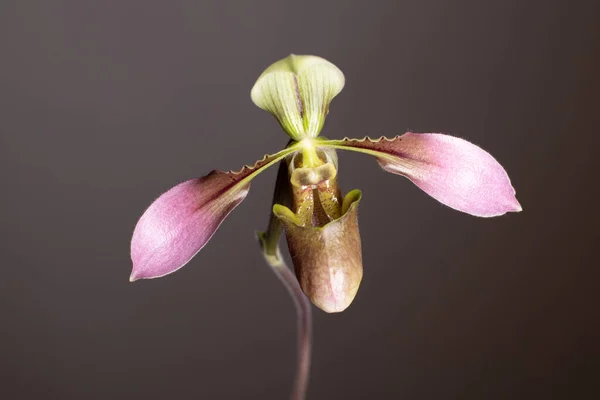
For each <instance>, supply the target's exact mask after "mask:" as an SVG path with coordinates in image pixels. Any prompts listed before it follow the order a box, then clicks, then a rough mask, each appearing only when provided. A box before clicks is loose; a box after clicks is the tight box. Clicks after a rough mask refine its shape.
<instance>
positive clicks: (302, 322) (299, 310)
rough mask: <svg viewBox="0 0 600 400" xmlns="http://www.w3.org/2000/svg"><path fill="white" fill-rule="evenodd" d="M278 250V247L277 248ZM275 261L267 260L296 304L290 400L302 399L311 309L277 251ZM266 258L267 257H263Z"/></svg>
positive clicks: (305, 383) (307, 366) (309, 338)
mask: <svg viewBox="0 0 600 400" xmlns="http://www.w3.org/2000/svg"><path fill="white" fill-rule="evenodd" d="M278 250H279V249H278ZM276 257H277V262H276V263H273V262H272V261H274V259H275V257H269V258H271V260H272V261H269V260H267V262H268V263H269V265H270V266H271V267H272V268H273V271H274V272H275V274H276V275H277V277H278V278H279V280H281V282H282V283H283V285H284V286H285V287H286V289H287V290H288V292H289V293H290V296H292V299H293V300H294V304H295V305H296V315H297V317H298V322H297V326H298V356H297V358H298V359H297V366H296V379H295V382H294V389H293V391H292V397H291V399H292V400H304V399H305V398H306V392H307V389H308V378H309V371H310V356H311V347H312V311H311V306H310V301H309V300H308V298H307V297H306V296H305V295H304V293H303V292H302V289H301V288H300V285H299V284H298V280H297V279H296V276H295V275H294V273H293V272H292V271H291V270H290V269H289V268H288V267H287V265H285V262H284V261H283V258H282V257H281V255H280V254H279V251H278V252H277V256H276ZM265 258H267V257H265Z"/></svg>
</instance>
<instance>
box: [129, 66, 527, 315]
mask: <svg viewBox="0 0 600 400" xmlns="http://www.w3.org/2000/svg"><path fill="white" fill-rule="evenodd" d="M343 87H344V75H343V74H342V72H341V71H340V70H339V69H338V68H337V67H336V66H335V65H333V64H332V63H330V62H328V61H326V60H324V59H322V58H319V57H315V56H296V55H291V56H289V57H287V58H285V59H283V60H280V61H278V62H276V63H274V64H273V65H271V66H270V67H269V68H267V69H266V70H265V71H264V72H263V74H262V75H261V76H260V77H259V78H258V80H257V82H256V84H255V85H254V87H253V88H252V91H251V97H252V100H253V101H254V103H255V104H256V105H257V106H258V107H260V108H262V109H264V110H266V111H269V112H270V113H271V114H273V116H275V118H276V119H277V121H279V124H280V125H281V127H282V128H283V130H284V131H285V132H286V133H287V134H288V135H289V136H290V137H291V140H290V142H289V144H288V146H287V147H286V148H285V149H283V150H281V151H280V152H278V153H275V154H272V155H267V156H265V157H264V158H263V159H261V160H260V161H258V162H256V163H255V164H254V165H253V166H245V167H243V168H242V169H241V170H239V171H235V172H233V171H229V172H223V171H217V170H215V171H212V172H210V173H209V174H208V175H205V176H203V177H201V178H196V179H192V180H188V181H185V182H183V183H180V184H179V185H177V186H175V187H174V188H172V189H170V190H169V191H167V192H166V193H164V194H163V195H161V196H160V197H159V198H158V199H157V200H156V201H155V202H154V203H152V204H151V205H150V207H149V208H148V209H147V210H146V212H145V213H144V214H143V215H142V217H141V218H140V220H139V222H138V223H137V226H136V227H135V231H134V233H133V238H132V241H131V259H132V261H133V271H132V273H131V278H130V279H131V280H132V281H134V280H137V279H146V278H158V277H162V276H165V275H168V274H170V273H172V272H175V271H177V270H178V269H179V268H181V267H183V266H184V265H185V264H186V263H187V262H188V261H189V260H190V259H191V258H192V257H194V255H195V254H196V253H197V252H198V251H200V250H201V249H202V248H203V247H204V246H205V245H206V243H207V242H208V241H209V240H210V238H211V237H212V236H213V234H214V233H215V231H216V230H217V229H218V227H219V226H220V225H221V223H222V222H223V220H224V219H225V218H226V217H227V216H228V215H229V213H230V212H231V211H233V209H234V208H236V207H237V206H238V205H239V204H240V203H241V202H242V201H243V200H244V198H245V197H246V195H247V194H248V191H249V189H250V182H251V180H252V179H254V178H255V177H256V176H257V175H258V174H260V173H261V172H262V171H264V170H265V169H267V168H269V167H270V166H272V165H275V164H277V163H280V162H281V163H282V164H281V165H282V166H281V167H280V173H279V175H278V179H277V187H276V193H275V198H274V203H275V204H274V205H273V210H272V211H273V215H272V219H271V221H270V223H269V229H268V230H267V232H266V233H262V234H260V239H261V244H262V246H263V250H264V252H265V255H266V256H267V257H274V258H277V257H279V255H278V254H277V245H276V242H277V239H278V238H279V232H280V230H281V229H282V227H283V228H284V229H285V233H286V236H287V242H288V246H289V250H290V253H291V256H292V261H293V264H294V270H295V272H296V277H297V279H298V282H299V283H300V286H301V288H302V290H303V291H304V293H305V294H306V295H307V296H308V297H309V298H310V300H311V301H312V302H313V303H314V304H315V305H316V306H317V307H319V308H320V309H322V310H324V311H326V312H339V311H343V310H344V309H346V308H347V307H348V306H349V305H350V303H351V302H352V301H353V299H354V297H355V295H356V293H357V291H358V287H359V284H360V281H361V279H362V275H363V266H362V256H361V240H360V235H359V229H358V203H359V201H360V198H361V192H360V191H358V190H352V191H350V192H348V193H347V194H346V195H345V196H343V195H342V192H341V190H340V188H339V187H338V184H337V174H338V161H337V155H336V150H350V151H356V152H361V153H364V154H368V155H371V156H374V157H375V158H376V160H377V162H378V163H379V165H380V166H381V167H382V168H383V169H384V170H385V171H387V172H391V173H393V174H397V175H402V176H404V177H406V178H408V179H410V180H411V181H412V182H413V183H414V184H415V185H416V186H418V187H419V188H420V189H422V190H423V191H424V192H426V193H427V194H429V195H430V196H431V197H433V198H435V199H436V200H438V201H439V202H440V203H442V204H445V205H446V206H448V207H451V208H453V209H455V210H458V211H462V212H465V213H467V214H471V215H475V216H479V217H494V216H499V215H502V214H504V213H506V212H509V211H520V210H521V206H520V205H519V203H518V201H517V200H516V198H515V190H514V189H513V187H512V186H511V183H510V180H509V178H508V175H507V173H506V171H505V170H504V168H502V166H501V165H500V164H499V163H498V162H497V161H496V160H495V159H494V158H493V157H492V156H491V155H490V154H488V153H487V152H486V151H484V150H482V149H481V148H479V147H477V146H476V145H474V144H472V143H469V142H468V141H466V140H463V139H460V138H457V137H453V136H449V135H444V134H440V133H411V132H408V133H405V134H403V135H401V136H396V137H393V138H390V139H388V138H385V137H381V138H379V139H371V138H369V137H365V138H363V139H349V138H344V139H338V140H329V139H325V138H322V137H319V134H320V132H321V130H322V128H323V125H324V122H325V117H326V115H327V113H328V112H329V104H330V103H331V101H332V99H333V98H334V97H335V96H336V95H337V94H339V93H340V91H341V90H342V88H343Z"/></svg>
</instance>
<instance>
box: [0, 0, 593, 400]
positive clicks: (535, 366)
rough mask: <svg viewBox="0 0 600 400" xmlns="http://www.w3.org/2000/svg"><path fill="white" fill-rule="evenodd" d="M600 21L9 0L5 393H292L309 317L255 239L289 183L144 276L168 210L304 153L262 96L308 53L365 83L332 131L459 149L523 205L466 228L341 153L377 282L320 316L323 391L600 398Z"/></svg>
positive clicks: (268, 183)
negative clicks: (301, 322)
mask: <svg viewBox="0 0 600 400" xmlns="http://www.w3.org/2000/svg"><path fill="white" fill-rule="evenodd" d="M599 16H600V3H598V2H594V1H589V2H583V1H579V2H578V1H573V2H567V1H559V0H550V1H523V0H503V1H493V2H490V1H488V2H481V1H466V0H458V1H449V0H446V1H444V0H435V1H421V0H419V1H417V0H412V1H399V0H395V1H370V2H366V1H358V0H356V1H337V2H329V1H312V0H305V1H301V2H298V1H295V2H289V1H281V0H273V1H222V0H221V1H217V0H215V1H200V0H193V1H192V0H187V1H184V0H173V1H158V0H152V1H149V0H138V1H131V0H118V1H116V0H115V1H111V0H105V1H92V0H89V1H88V0H70V1H69V0H64V1H59V0H55V1H33V0H31V1H28V0H22V1H21V0H19V1H16V0H13V1H11V0H8V1H6V0H4V1H2V2H0V183H1V184H0V188H1V189H0V191H1V196H0V238H1V241H0V257H1V258H0V265H1V275H0V398H3V399H145V400H149V399H181V400H184V399H276V400H279V399H286V398H287V396H288V394H289V391H290V388H291V384H292V378H293V373H294V367H295V364H294V362H295V344H296V343H295V340H296V339H295V315H294V308H293V304H292V302H291V300H290V299H289V297H288V295H287V293H286V291H285V289H284V288H283V287H282V286H281V285H280V284H279V282H278V280H277V279H276V277H275V276H274V275H273V273H272V272H271V271H270V270H269V269H268V267H267V266H266V265H264V263H263V260H262V256H261V254H260V252H259V250H258V246H257V243H256V241H255V239H254V232H255V231H256V230H260V229H264V228H265V226H266V223H267V218H268V215H269V211H270V201H271V195H272V185H273V181H274V178H275V173H276V168H273V169H272V170H269V171H267V172H266V173H264V174H263V175H261V176H260V177H258V178H257V179H256V180H255V181H254V183H253V184H252V190H251V191H250V194H249V196H248V197H247V199H246V200H245V202H244V203H242V204H241V206H239V207H238V208H237V209H236V210H235V211H234V212H233V213H232V214H231V216H230V217H229V218H228V219H227V220H226V221H225V223H224V224H223V225H222V227H221V228H220V229H219V231H218V232H217V234H216V235H215V236H214V237H213V239H212V241H211V242H210V243H209V244H208V245H207V246H206V247H205V249H204V250H202V251H201V252H200V253H199V254H198V256H197V257H196V258H195V259H194V260H193V261H192V262H191V263H190V264H189V265H188V266H187V267H185V268H184V269H182V270H181V271H179V272H178V273H176V274H174V275H171V276H169V277H168V278H164V279H159V280H154V281H141V282H136V283H135V284H130V283H129V282H128V277H129V273H130V268H131V265H130V260H129V241H130V237H131V233H132V230H133V227H134V226H135V223H136V221H137V219H138V218H139V216H140V215H141V214H142V212H143V211H144V209H145V208H146V207H147V206H148V205H149V204H150V202H151V201H152V200H153V199H154V198H155V197H157V196H158V195H159V194H160V193H161V192H163V191H165V190H167V189H168V188H170V187H171V186H173V185H175V184H176V183H178V182H180V181H183V180H186V179H190V178H193V177H196V176H200V175H204V174H205V173H207V172H209V171H210V170H212V169H215V168H219V169H238V168H240V167H241V166H242V165H243V164H250V163H253V162H254V161H255V160H256V159H258V158H260V157H262V155H263V154H264V153H269V152H274V151H276V150H278V149H279V148H281V147H282V146H283V145H284V144H285V143H286V141H287V138H286V136H285V135H284V134H283V132H282V131H281V130H280V128H279V126H278V125H277V123H276V121H275V120H274V119H273V118H272V117H271V116H270V115H268V114H267V113H265V112H264V111H261V110H259V109H258V108H256V107H255V106H254V105H253V104H252V102H251V100H250V97H249V91H250V88H251V87H252V85H253V84H254V81H255V79H256V78H257V77H258V75H259V74H260V73H261V72H262V70H263V69H264V68H265V67H266V66H267V65H269V64H270V63H271V62H273V61H275V60H277V59H280V58H282V57H285V56H286V55H288V54H289V53H292V52H293V53H296V54H315V55H320V56H322V57H325V58H327V59H329V60H330V61H332V62H334V63H335V64H336V65H338V66H339V67H340V68H341V69H342V71H343V72H344V73H345V75H346V88H345V89H344V91H343V92H342V93H341V94H340V95H339V96H338V97H337V98H336V99H335V100H334V101H333V103H332V105H331V113H330V114H329V117H328V120H327V123H326V126H325V128H324V130H323V135H325V136H328V137H332V138H341V137H343V136H351V137H362V136H364V135H367V134H368V135H371V136H380V135H388V136H393V135H396V134H401V133H403V132H405V131H407V130H412V131H415V132H446V133H450V134H454V135H457V136H460V137H463V138H466V139H468V140H470V141H472V142H474V143H476V144H478V145H480V146H481V147H483V148H484V149H486V150H488V151H489V152H490V153H491V154H493V155H494V156H495V157H496V158H497V159H498V160H499V161H500V162H501V163H502V165H503V166H504V167H505V168H506V170H507V171H508V173H509V175H510V177H511V179H512V182H513V184H514V186H515V188H516V189H517V197H518V199H519V201H520V202H521V204H522V205H523V208H524V211H523V212H522V213H520V214H510V215H506V216H503V217H501V218H495V219H478V218H475V217H471V216H468V215H465V214H461V213H459V212H456V211H453V210H451V209H449V208H447V207H444V206H442V205H440V204H438V203H437V202H436V201H434V200H433V199H431V198H429V197H428V196H427V195H425V194H424V193H423V192H421V191H420V190H418V189H417V188H416V187H414V186H413V185H412V184H411V183H410V182H409V181H408V180H406V179H403V178H401V177H398V176H394V175H390V174H386V173H384V172H382V171H381V170H380V169H379V167H378V166H377V164H376V162H375V161H374V160H373V159H370V158H369V157H367V156H361V155H356V154H347V153H343V154H340V167H341V170H340V179H341V185H342V188H343V189H344V190H345V191H348V190H350V189H353V188H360V189H362V190H363V194H364V199H363V201H362V202H361V206H360V223H361V232H362V238H363V256H364V267H365V276H364V280H363V283H362V286H361V289H360V291H359V293H358V296H357V298H356V300H355V301H354V303H353V304H352V306H351V307H350V308H349V309H348V310H347V311H346V312H344V313H342V314H338V315H327V314H325V313H322V312H320V311H319V310H315V313H314V314H315V330H314V334H315V336H314V359H313V368H312V378H311V385H310V390H309V399H314V400H316V399H411V400H414V399H478V400H480V399H534V398H535V399H537V398H544V399H550V398H552V399H575V398H577V399H588V398H590V399H591V398H598V396H600V390H599V387H598V381H597V379H598V378H597V372H598V365H599V364H598V361H599V358H600V357H599V354H600V352H599V346H598V335H599V331H598V329H597V326H596V325H597V324H598V323H599V322H600V321H598V319H599V315H598V307H597V306H598V299H597V298H594V294H595V293H593V292H594V291H597V286H598V279H597V278H598V275H597V272H596V271H595V270H597V267H598V261H597V257H596V254H597V247H598V244H597V242H598V233H597V232H598V224H599V222H600V218H599V215H598V211H597V208H596V207H597V203H598V184H599V180H598V173H599V172H600V169H599V161H598V160H599V159H600V157H598V156H597V153H598V151H599V148H600V147H599V145H600V142H599V140H598V135H599V132H598V126H599V124H600V118H599V117H598V114H599V109H600V107H599V106H600V102H599V100H598V89H599V87H600V85H599V84H600V79H599V74H598V71H600V54H599V53H600V52H599V49H600V28H599V26H598V25H599V24H598V21H599ZM594 275H595V279H594ZM594 371H595V372H594Z"/></svg>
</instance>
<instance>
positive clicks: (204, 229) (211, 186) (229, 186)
mask: <svg viewBox="0 0 600 400" xmlns="http://www.w3.org/2000/svg"><path fill="white" fill-rule="evenodd" d="M291 151H292V150H284V151H282V152H279V153H277V154H275V155H272V156H265V158H263V159H262V160H260V161H258V162H257V163H256V164H255V165H254V166H253V167H247V166H246V167H244V168H242V169H241V170H240V171H239V172H223V171H212V172H211V173H209V174H208V175H206V176H203V177H201V178H197V179H192V180H189V181H186V182H183V183H181V184H179V185H177V186H175V187H174V188H172V189H170V190H169V191H167V192H166V193H164V194H163V195H161V196H160V197H159V198H158V199H156V201H154V203H152V205H150V207H148V209H147V210H146V212H144V215H142V217H141V218H140V220H139V221H138V223H137V225H136V227H135V230H134V232H133V237H132V239H131V260H132V261H133V271H132V272H131V277H130V280H131V281H135V280H137V279H146V278H158V277H161V276H164V275H167V274H170V273H172V272H175V271H177V270H178V269H179V268H181V267H183V266H184V265H185V264H187V262H188V261H190V259H191V258H192V257H194V255H196V253H197V252H198V251H200V250H201V249H202V248H203V247H204V245H205V244H206V243H207V242H208V241H209V240H210V238H211V237H212V236H213V235H214V233H215V232H216V230H217V228H219V226H220V225H221V223H222V222H223V220H224V219H225V218H226V217H227V216H228V215H229V213H230V212H231V211H233V209H234V208H236V207H237V206H238V205H239V204H240V203H241V202H242V200H244V198H245V197H246V195H247V194H248V190H249V189H250V180H251V179H252V178H253V177H254V176H255V175H256V174H258V173H259V172H260V171H261V170H264V169H265V168H267V167H269V166H271V165H273V164H274V163H276V162H277V161H279V160H281V159H282V158H283V157H285V156H286V155H287V154H288V153H290V152H291Z"/></svg>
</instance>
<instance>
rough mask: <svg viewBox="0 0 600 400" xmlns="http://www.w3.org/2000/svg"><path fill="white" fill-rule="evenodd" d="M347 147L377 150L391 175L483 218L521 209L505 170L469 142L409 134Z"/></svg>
mask: <svg viewBox="0 0 600 400" xmlns="http://www.w3.org/2000/svg"><path fill="white" fill-rule="evenodd" d="M343 146H344V147H348V146H350V147H356V148H360V149H367V150H372V151H373V152H372V153H380V154H379V155H378V154H376V157H377V161H378V162H379V165H380V166H381V167H382V168H383V169H384V170H386V171H388V172H391V173H394V174H398V175H403V176H406V177H407V178H408V179H410V180H411V181H412V182H413V183H414V184H415V185H417V186H418V187H419V188H421V189H422V190H423V191H425V192H426V193H427V194H429V195H430V196H432V197H433V198H435V199H436V200H438V201H440V202H441V203H443V204H445V205H447V206H449V207H452V208H454V209H456V210H459V211H462V212H465V213H468V214H472V215H475V216H478V217H494V216H498V215H502V214H504V213H506V212H509V211H521V205H520V204H519V202H518V201H517V199H516V198H515V189H514V188H513V187H512V185H511V183H510V179H509V178H508V175H507V173H506V171H505V170H504V168H502V166H501V165H500V164H499V163H498V162H497V161H496V160H495V159H494V157H492V156H491V155H490V154H489V153H487V152H486V151H484V150H483V149H481V148H480V147H477V146H475V145H474V144H472V143H469V142H467V141H466V140H463V139H459V138H457V137H453V136H449V135H443V134H440V133H411V132H407V133H405V134H404V135H402V136H398V137H396V138H394V139H386V138H381V139H379V140H377V141H374V140H371V139H368V138H367V139H364V140H353V139H344V144H343Z"/></svg>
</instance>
